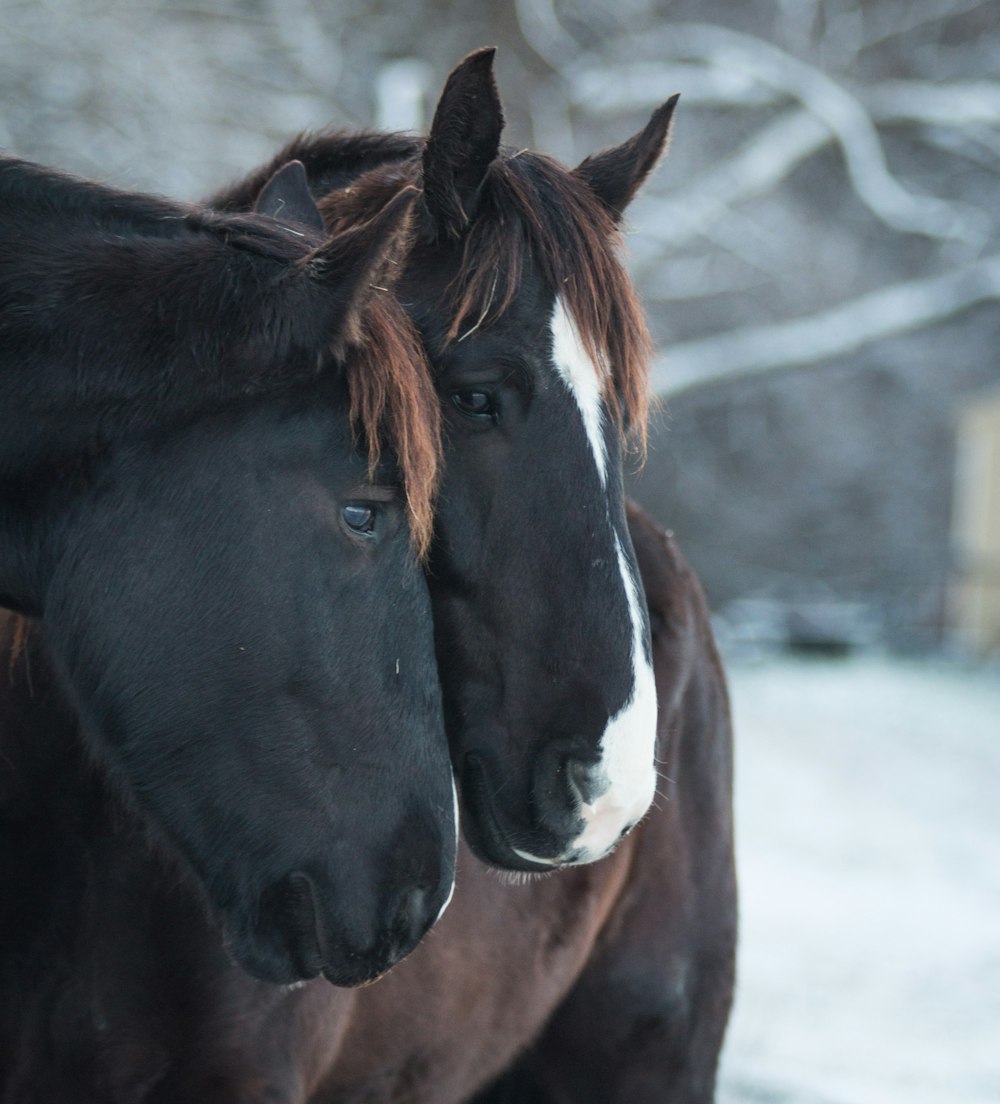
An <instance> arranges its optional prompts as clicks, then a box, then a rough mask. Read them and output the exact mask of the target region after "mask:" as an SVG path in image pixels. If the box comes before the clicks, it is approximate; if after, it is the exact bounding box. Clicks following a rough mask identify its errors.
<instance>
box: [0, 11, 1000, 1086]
mask: <svg viewBox="0 0 1000 1104" xmlns="http://www.w3.org/2000/svg"><path fill="white" fill-rule="evenodd" d="M486 44H496V45H498V46H499V47H500V53H499V55H498V62H497V71H498V78H499V83H500V88H501V94H502V96H503V99H504V104H505V108H506V111H507V117H508V130H507V134H506V140H507V141H508V142H509V143H510V144H512V145H515V146H531V147H533V148H537V149H540V150H543V151H545V152H548V153H552V154H554V155H556V156H557V157H559V158H561V159H563V160H565V161H567V162H569V163H575V162H576V161H578V160H580V159H582V158H583V157H584V156H586V155H587V154H588V153H591V152H593V151H594V150H595V149H597V148H599V147H601V146H604V145H608V144H611V143H615V142H618V141H621V140H623V139H624V138H625V137H627V136H628V135H629V134H631V133H632V132H633V131H635V130H637V129H638V128H639V127H640V126H642V124H643V123H644V122H645V119H646V118H647V117H648V115H649V113H650V112H651V110H652V109H653V108H654V107H656V106H657V105H658V104H659V103H660V102H662V101H663V100H664V99H665V98H666V97H667V96H668V95H669V94H670V93H672V92H674V91H680V92H681V93H682V100H681V107H680V110H679V112H678V115H677V119H676V124H675V130H674V138H673V143H672V147H671V151H670V156H669V158H668V160H667V162H666V164H665V165H664V166H663V167H662V168H661V169H660V171H659V172H658V174H657V175H656V176H655V178H654V179H653V180H652V181H651V182H650V184H649V186H648V187H647V188H646V190H645V191H644V193H643V194H642V196H641V197H640V198H639V199H638V200H637V201H636V202H635V204H634V205H633V207H632V209H631V210H630V212H629V235H628V247H629V264H630V268H631V271H632V273H633V275H634V277H635V280H636V282H637V283H638V285H639V288H640V291H641V293H642V296H643V298H644V301H645V304H646V307H647V310H648V314H649V319H650V324H651V328H652V330H653V333H654V336H655V338H656V341H657V346H658V350H659V353H658V357H657V360H656V364H655V367H654V376H653V382H654V386H655V389H656V392H657V394H658V395H659V396H660V397H661V398H662V399H663V403H662V405H661V407H660V409H659V412H658V414H657V418H656V424H655V427H654V432H653V435H652V441H651V449H650V455H649V460H648V463H647V464H646V466H645V468H644V469H643V470H642V472H641V473H636V475H635V476H634V477H633V479H632V491H633V493H634V494H635V496H636V497H637V498H639V500H640V501H641V502H642V503H643V504H645V505H646V506H647V507H648V508H649V509H650V510H651V511H652V512H653V514H654V515H655V516H656V517H657V518H658V519H659V520H660V521H661V523H663V524H664V525H665V526H667V527H669V528H670V529H672V530H673V531H674V533H675V534H676V536H677V537H678V539H679V541H680V543H681V546H682V548H683V549H684V551H685V553H686V554H687V556H688V558H689V559H690V560H691V561H692V563H693V564H694V566H695V568H696V569H697V571H698V572H699V574H700V575H701V578H702V580H703V582H704V584H705V588H706V591H707V593H708V597H709V600H710V603H711V605H712V608H713V613H714V616H715V623H716V628H717V632H718V635H719V638H720V642H721V644H722V646H723V650H724V652H725V654H726V656H727V661H728V666H729V670H730V675H731V680H732V686H733V698H734V709H735V714H736V721H737V741H738V754H737V768H738V793H737V812H738V828H739V850H740V866H741V877H742V887H743V942H742V949H741V981H740V987H739V996H738V1000H737V1006H736V1012H735V1015H734V1020H733V1024H732V1029H731V1032H730V1037H729V1041H728V1044H727V1049H726V1053H725V1057H724V1063H723V1072H722V1083H721V1089H720V1099H721V1100H723V1101H729V1102H733V1104H735V1102H756V1104H764V1102H773V1104H800V1102H801V1104H849V1102H850V1104H855V1102H858V1104H868V1102H871V1104H886V1102H895V1101H899V1102H904V1101H905V1102H907V1104H921V1102H925V1101H926V1102H946V1101H947V1102H953V1101H955V1102H957V1101H962V1102H967V1104H979V1102H983V1104H986V1102H988V1101H990V1102H994V1104H995V1102H996V1101H997V1100H1000V816H998V814H997V812H996V808H997V792H998V783H1000V677H998V675H1000V311H998V303H997V301H998V298H1000V0H989V2H977V0H864V2H859V0H742V2H741V3H739V4H732V3H725V2H724V0H697V2H696V0H616V3H614V4H600V3H596V2H590V0H579V2H574V3H569V2H560V0H496V2H494V3H492V4H489V5H487V4H474V3H472V2H470V0H464V2H459V0H451V2H449V0H410V2H409V3H407V4H405V5H401V4H388V3H385V2H384V0H212V2H197V0H191V2H189V3H184V2H170V0H160V2H159V3H154V2H152V0H146V2H137V0H24V2H19V0H0V95H2V104H3V109H2V111H0V146H2V147H5V148H7V149H8V150H10V151H11V152H15V153H17V154H19V155H21V156H24V157H29V158H33V159H35V160H38V161H42V162H45V163H47V164H51V165H55V166H59V167H62V168H65V169H69V170H72V171H75V172H78V173H82V174H85V175H89V176H95V177H98V178H100V179H103V180H106V181H109V182H112V183H114V184H117V185H119V186H125V187H136V188H142V189H147V190H153V191H159V192H165V193H168V194H170V195H173V196H176V197H180V198H188V199H194V198H198V197H199V196H202V195H205V194H207V193H208V192H210V191H212V190H213V189H215V188H216V187H218V186H219V185H221V184H223V183H225V182H226V181H227V180H229V179H231V178H233V177H235V176H239V175H240V174H242V173H243V172H245V171H246V170H248V169H249V168H251V167H253V166H254V165H255V164H256V163H258V162H259V161H262V160H264V159H265V158H267V157H269V156H270V155H271V154H272V153H273V152H274V150H275V149H276V148H277V146H278V145H279V144H280V143H282V142H283V141H284V140H285V139H286V138H288V137H289V136H290V135H291V134H293V133H295V132H296V131H298V130H301V129H307V128H316V127H321V126H326V125H328V124H330V123H334V124H336V125H338V126H344V127H371V126H376V127H380V128H389V129H418V130H421V129H424V128H425V127H426V126H427V124H428V123H429V119H430V113H431V112H432V111H433V108H434V104H435V102H436V98H437V95H438V93H439V91H440V87H441V85H442V83H443V81H444V78H445V76H446V75H447V73H448V71H449V70H450V69H451V67H452V66H453V65H454V64H455V63H456V62H457V61H458V60H459V59H460V58H461V57H462V56H463V55H464V54H465V53H466V52H468V50H470V49H472V48H474V47H476V46H480V45H486Z"/></svg>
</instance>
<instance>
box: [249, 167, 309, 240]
mask: <svg viewBox="0 0 1000 1104" xmlns="http://www.w3.org/2000/svg"><path fill="white" fill-rule="evenodd" d="M253 209H254V211H255V212H256V213H257V214H259V215H270V216H271V218H273V219H276V220H277V221H278V222H281V223H288V222H295V223H299V224H300V225H301V226H305V227H308V228H309V229H310V230H317V231H319V233H321V234H322V233H323V232H324V226H323V216H322V215H321V214H320V213H319V208H318V207H317V206H316V201H315V200H314V199H313V197H312V192H310V191H309V178H308V177H307V176H306V169H305V165H303V164H302V162H301V161H289V162H287V163H286V164H284V165H282V166H281V168H280V169H278V170H277V172H275V173H274V175H273V176H272V177H271V179H270V180H268V182H267V183H266V184H265V185H264V187H263V188H261V190H260V194H259V195H258V196H257V202H256V203H255V204H254V207H253Z"/></svg>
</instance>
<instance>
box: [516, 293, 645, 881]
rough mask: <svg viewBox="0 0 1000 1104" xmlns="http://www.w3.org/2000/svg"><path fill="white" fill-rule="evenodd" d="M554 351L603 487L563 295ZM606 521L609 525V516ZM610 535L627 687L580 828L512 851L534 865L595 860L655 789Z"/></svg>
mask: <svg viewBox="0 0 1000 1104" xmlns="http://www.w3.org/2000/svg"><path fill="white" fill-rule="evenodd" d="M552 355H553V360H554V361H555V366H556V369H557V370H558V372H559V375H560V376H561V377H562V379H563V380H564V381H565V383H566V385H567V386H568V387H569V389H570V391H571V392H572V394H573V397H574V398H575V399H576V403H577V406H578V407H579V408H580V414H581V417H582V418H583V425H584V429H585V430H586V432H587V439H588V441H589V442H590V447H591V450H592V452H593V454H594V463H595V464H596V465H597V472H598V475H599V476H600V478H601V485H602V486H604V487H606V486H607V466H608V457H607V449H606V446H605V441H604V403H603V399H602V397H601V379H600V376H599V374H598V371H597V367H596V366H595V364H594V362H593V360H592V359H591V358H590V356H589V355H588V353H587V350H586V349H585V348H584V345H583V342H582V341H581V340H580V332H579V330H578V329H577V327H576V323H575V321H574V319H573V317H572V315H571V314H570V312H569V311H568V310H567V309H566V305H565V304H564V303H563V301H562V299H561V298H560V297H557V298H556V303H555V308H554V310H553V312H552ZM608 525H609V526H610V525H611V519H610V517H609V519H608ZM614 538H615V551H616V553H617V557H618V571H619V574H620V575H621V580H622V587H623V588H624V590H625V597H626V600H627V602H628V612H629V619H630V621H631V624H632V693H631V695H630V696H629V698H628V700H627V701H626V702H625V704H624V705H623V706H622V708H621V709H620V710H619V711H618V713H616V714H615V716H613V717H612V718H611V719H610V720H609V721H608V725H607V728H605V730H604V735H603V736H602V737H601V758H600V760H599V761H598V763H597V764H596V765H595V766H594V767H593V773H592V778H593V781H594V782H595V783H596V785H595V787H594V788H595V789H596V790H597V796H595V798H594V800H593V802H591V803H590V804H584V805H583V807H582V808H581V810H580V815H581V816H582V817H583V820H584V824H585V827H584V830H583V831H582V832H581V833H580V835H579V836H577V838H576V840H575V841H574V843H573V844H572V846H571V848H570V849H569V851H568V852H567V854H566V855H565V856H560V857H558V858H554V859H546V858H539V857H537V856H534V855H529V854H526V853H522V852H517V853H518V854H519V855H521V857H522V858H526V859H530V860H532V861H534V862H538V863H547V864H553V865H556V864H559V863H561V862H566V861H569V862H592V861H593V860H594V859H598V858H600V857H601V856H602V855H604V854H605V853H606V852H607V851H608V850H610V849H611V848H612V847H614V845H615V844H616V843H617V842H618V839H619V837H620V836H621V834H622V832H624V831H625V829H627V828H631V827H632V825H633V824H635V823H636V821H638V820H639V819H640V818H641V817H642V816H643V815H644V814H645V812H646V810H647V809H648V808H649V805H650V802H651V801H652V800H653V795H654V793H655V791H656V766H655V761H654V760H655V754H656V681H655V679H654V677H653V668H652V666H651V664H650V662H649V660H648V659H647V658H646V650H645V648H644V646H643V644H644V636H645V631H644V625H643V618H642V606H641V604H640V603H641V596H640V594H639V590H638V586H637V583H636V580H635V578H634V577H633V574H632V572H631V571H630V570H629V565H628V560H627V559H626V557H625V550H624V549H623V548H622V544H621V541H620V540H619V538H618V534H617V533H615V534H614ZM571 856H573V857H571Z"/></svg>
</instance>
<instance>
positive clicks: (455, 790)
mask: <svg viewBox="0 0 1000 1104" xmlns="http://www.w3.org/2000/svg"><path fill="white" fill-rule="evenodd" d="M451 800H452V804H453V806H454V809H455V851H456V853H457V852H458V787H457V786H456V785H455V774H454V772H452V775H451ZM454 896H455V878H454V875H452V879H451V889H449V890H448V896H447V897H446V898H445V902H444V904H443V905H442V906H441V911H440V912H439V913H438V914H437V916H436V918H435V920H434V923H435V924H436V923H437V922H438V920H440V919H441V917H442V916H444V910H445V909H446V908H447V907H448V906H449V905H450V904H451V899H452V897H454Z"/></svg>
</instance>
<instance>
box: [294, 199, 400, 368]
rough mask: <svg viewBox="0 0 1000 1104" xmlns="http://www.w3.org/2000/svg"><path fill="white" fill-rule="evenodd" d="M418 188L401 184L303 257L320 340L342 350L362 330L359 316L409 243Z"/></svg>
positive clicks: (384, 286)
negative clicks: (364, 217)
mask: <svg viewBox="0 0 1000 1104" xmlns="http://www.w3.org/2000/svg"><path fill="white" fill-rule="evenodd" d="M419 194H420V192H419V191H418V190H417V189H416V188H413V187H407V188H403V189H402V190H401V191H399V192H397V193H396V195H395V196H393V198H392V199H390V200H389V202H388V203H387V204H386V205H385V206H384V207H383V208H382V210H381V211H379V213H378V214H377V215H375V217H374V218H372V219H370V220H369V221H368V222H364V223H357V224H354V225H353V226H351V227H349V228H348V229H347V230H344V231H342V232H341V233H339V234H337V235H335V236H334V237H332V238H330V240H329V241H327V242H326V243H325V244H324V245H322V246H321V247H320V248H319V249H317V250H315V251H314V252H312V253H310V254H309V256H308V257H306V258H305V259H304V261H303V262H301V268H300V272H301V274H302V276H303V277H304V278H305V279H306V280H308V282H309V287H310V298H311V299H313V300H314V301H315V302H316V306H315V307H314V310H315V315H314V317H315V318H316V319H317V321H318V323H319V327H320V332H319V334H318V335H317V338H316V340H317V342H318V343H320V344H323V345H327V346H332V347H333V349H334V351H335V352H336V353H337V354H338V355H339V354H341V353H342V352H343V349H344V347H345V346H346V345H348V344H350V343H352V342H355V341H357V340H358V338H359V334H360V322H361V316H362V314H363V313H364V309H365V307H366V305H367V304H368V301H369V299H370V298H371V297H372V295H373V294H374V293H375V292H378V291H382V292H385V291H387V290H389V288H390V287H391V286H392V284H393V283H394V282H395V275H396V273H397V272H399V271H400V270H401V268H402V264H403V261H404V259H405V253H406V249H407V247H408V245H409V236H410V225H411V216H412V212H413V207H414V203H415V201H416V199H417V197H418V196H419Z"/></svg>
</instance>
